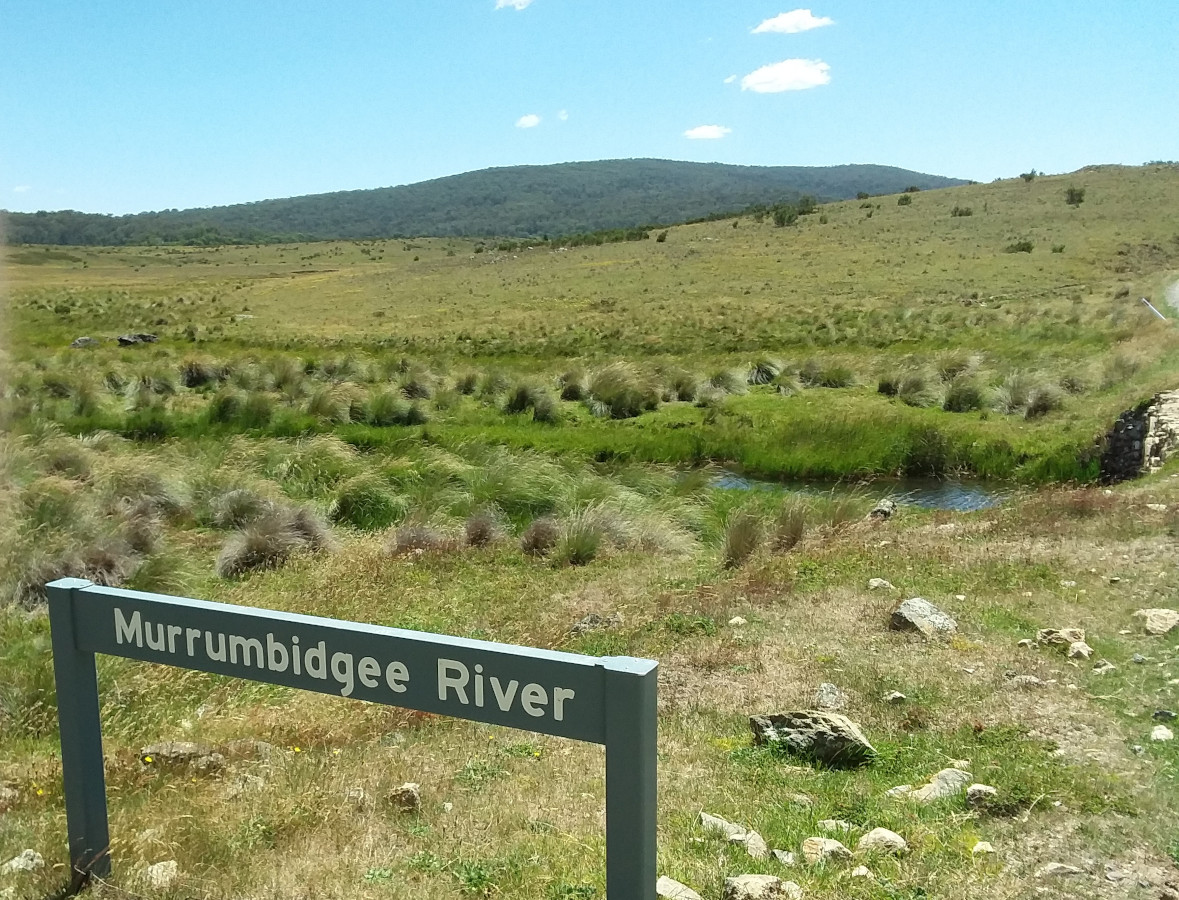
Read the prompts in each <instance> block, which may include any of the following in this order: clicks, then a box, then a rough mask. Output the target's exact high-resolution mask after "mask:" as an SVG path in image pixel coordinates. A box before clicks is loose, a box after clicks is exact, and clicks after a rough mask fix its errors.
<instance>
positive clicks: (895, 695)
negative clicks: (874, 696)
mask: <svg viewBox="0 0 1179 900" xmlns="http://www.w3.org/2000/svg"><path fill="white" fill-rule="evenodd" d="M908 699H909V698H908V697H906V696H905V695H904V694H902V693H901V692H900V691H889V692H888V693H887V694H885V695H884V702H885V703H891V704H893V705H894V706H895V705H896V704H898V703H904V702H905V701H906V700H908Z"/></svg>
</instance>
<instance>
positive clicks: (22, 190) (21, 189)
mask: <svg viewBox="0 0 1179 900" xmlns="http://www.w3.org/2000/svg"><path fill="white" fill-rule="evenodd" d="M32 189H33V186H32V185H31V184H18V185H17V186H16V187H14V188H13V189H12V192H13V193H14V194H27V193H28V192H29V191H31V190H32Z"/></svg>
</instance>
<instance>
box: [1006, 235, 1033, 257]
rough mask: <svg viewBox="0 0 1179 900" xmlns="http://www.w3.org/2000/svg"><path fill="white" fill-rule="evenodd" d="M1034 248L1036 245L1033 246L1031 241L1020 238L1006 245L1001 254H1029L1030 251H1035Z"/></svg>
mask: <svg viewBox="0 0 1179 900" xmlns="http://www.w3.org/2000/svg"><path fill="white" fill-rule="evenodd" d="M1035 247H1036V245H1035V244H1033V243H1032V242H1031V241H1029V240H1028V239H1027V238H1021V239H1020V240H1018V241H1012V242H1011V243H1010V244H1008V245H1007V246H1006V247H1004V248H1003V252H1004V253H1031V252H1032V250H1034V249H1035Z"/></svg>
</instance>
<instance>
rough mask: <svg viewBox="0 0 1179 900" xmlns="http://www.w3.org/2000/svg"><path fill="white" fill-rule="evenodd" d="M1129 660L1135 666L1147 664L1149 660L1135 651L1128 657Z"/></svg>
mask: <svg viewBox="0 0 1179 900" xmlns="http://www.w3.org/2000/svg"><path fill="white" fill-rule="evenodd" d="M1130 662H1132V663H1134V665H1136V666H1144V665H1146V664H1147V662H1149V660H1148V659H1147V658H1146V657H1145V656H1143V655H1142V654H1141V653H1135V654H1134V655H1133V656H1131V657H1130Z"/></svg>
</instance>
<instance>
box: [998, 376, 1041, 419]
mask: <svg viewBox="0 0 1179 900" xmlns="http://www.w3.org/2000/svg"><path fill="white" fill-rule="evenodd" d="M1036 386H1037V382H1036V379H1035V378H1034V377H1032V376H1031V375H1029V374H1028V373H1026V372H1012V373H1011V374H1010V375H1008V376H1007V377H1006V378H1004V379H1003V383H1002V384H1000V385H999V387H998V388H997V389H996V390H995V398H994V402H995V408H996V409H997V410H999V412H1002V413H1006V414H1008V415H1012V414H1014V413H1018V412H1022V411H1023V410H1024V409H1025V408H1026V407H1027V405H1028V402H1029V401H1030V400H1031V397H1032V392H1033V391H1034V390H1035V389H1036Z"/></svg>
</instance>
